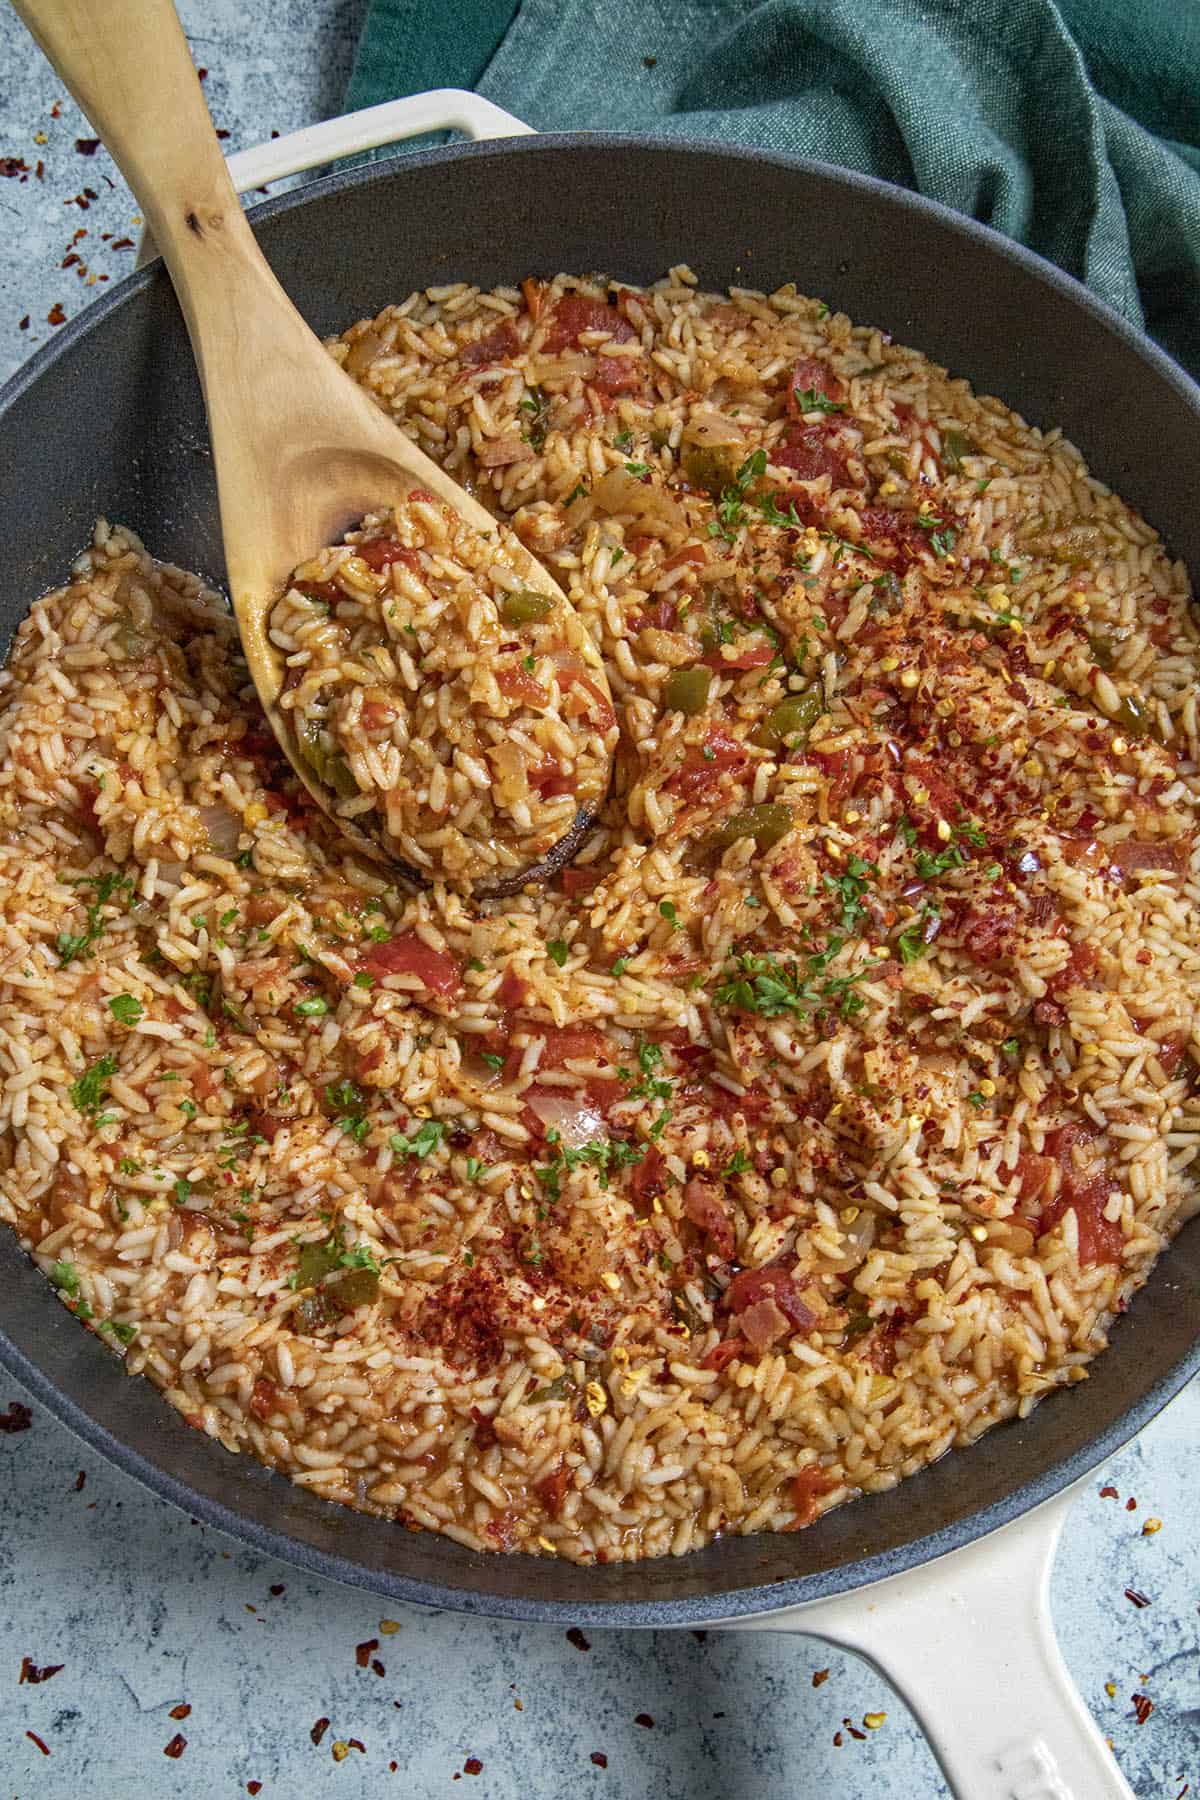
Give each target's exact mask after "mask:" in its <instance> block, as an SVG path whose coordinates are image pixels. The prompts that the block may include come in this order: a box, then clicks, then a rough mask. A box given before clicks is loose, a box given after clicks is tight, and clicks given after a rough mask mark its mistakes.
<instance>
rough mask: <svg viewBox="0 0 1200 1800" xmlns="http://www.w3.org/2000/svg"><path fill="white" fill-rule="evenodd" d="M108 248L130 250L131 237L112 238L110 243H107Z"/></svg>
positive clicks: (131, 245)
mask: <svg viewBox="0 0 1200 1800" xmlns="http://www.w3.org/2000/svg"><path fill="white" fill-rule="evenodd" d="M109 249H110V250H132V249H133V239H132V238H114V239H113V241H112V243H111V244H110V245H109Z"/></svg>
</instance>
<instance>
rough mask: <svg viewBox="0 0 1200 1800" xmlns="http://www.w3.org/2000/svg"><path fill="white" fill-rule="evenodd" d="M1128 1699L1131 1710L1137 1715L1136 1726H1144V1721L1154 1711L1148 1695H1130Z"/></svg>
mask: <svg viewBox="0 0 1200 1800" xmlns="http://www.w3.org/2000/svg"><path fill="white" fill-rule="evenodd" d="M1129 1698H1130V1699H1131V1700H1132V1702H1133V1710H1134V1712H1135V1713H1136V1714H1137V1722H1138V1724H1139V1725H1144V1724H1145V1723H1146V1720H1147V1719H1148V1718H1149V1717H1150V1714H1151V1713H1152V1712H1153V1711H1154V1702H1153V1700H1152V1699H1151V1698H1150V1696H1149V1694H1131V1695H1130V1696H1129Z"/></svg>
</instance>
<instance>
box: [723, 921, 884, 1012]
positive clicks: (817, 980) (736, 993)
mask: <svg viewBox="0 0 1200 1800" xmlns="http://www.w3.org/2000/svg"><path fill="white" fill-rule="evenodd" d="M844 943H845V939H844V938H838V937H833V938H830V939H829V941H828V942H827V944H826V945H825V948H824V950H822V951H819V952H818V953H816V954H815V955H813V956H809V957H807V958H806V959H805V968H806V971H807V973H802V972H801V968H800V965H799V964H798V963H796V962H789V963H786V964H784V963H780V962H778V961H777V960H776V959H775V957H773V956H768V955H761V954H752V953H745V952H744V953H743V954H742V955H740V956H738V957H736V958H735V959H734V963H733V967H732V969H731V970H730V971H728V973H729V979H728V980H726V981H724V982H723V983H722V984H721V985H720V987H718V988H717V989H716V990H715V992H714V994H713V999H714V1001H715V1002H716V1004H717V1005H718V1006H728V1007H732V1008H733V1009H734V1010H735V1011H737V1012H748V1013H758V1014H759V1015H760V1016H761V1017H762V1018H764V1019H778V1018H782V1017H783V1016H784V1015H785V1014H787V1013H792V1014H794V1015H795V1016H796V1017H797V1018H801V1019H803V1018H807V1017H808V1016H809V1014H810V1013H819V1012H832V1011H836V1012H837V1013H839V1014H840V1016H841V1017H842V1018H843V1019H849V1018H852V1017H853V1016H854V1014H855V1013H857V1012H861V1011H862V1009H863V1007H864V1006H865V1005H866V1001H865V1000H863V998H862V996H861V995H859V994H856V993H855V992H854V991H853V990H854V988H855V986H856V984H857V983H858V982H860V981H862V980H864V979H865V977H866V976H867V975H869V974H870V973H871V971H872V970H873V969H877V968H878V967H879V963H878V962H869V963H863V964H862V966H861V967H860V968H857V969H855V970H854V972H853V973H852V974H850V975H828V974H826V971H827V969H828V968H829V965H830V963H831V962H832V961H833V959H834V957H835V956H836V955H837V954H838V952H839V950H841V948H842V946H843V945H844Z"/></svg>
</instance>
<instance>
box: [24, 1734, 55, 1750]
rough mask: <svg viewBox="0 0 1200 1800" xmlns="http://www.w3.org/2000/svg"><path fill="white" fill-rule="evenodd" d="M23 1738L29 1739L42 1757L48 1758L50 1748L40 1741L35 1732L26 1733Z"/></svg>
mask: <svg viewBox="0 0 1200 1800" xmlns="http://www.w3.org/2000/svg"><path fill="white" fill-rule="evenodd" d="M25 1736H26V1737H27V1738H28V1739H29V1741H30V1742H31V1743H33V1744H36V1745H37V1747H38V1749H39V1750H40V1751H41V1753H42V1755H43V1756H49V1754H50V1746H49V1745H48V1744H47V1743H46V1742H45V1741H44V1739H42V1738H40V1737H39V1736H38V1734H37V1732H36V1731H27V1732H26V1733H25Z"/></svg>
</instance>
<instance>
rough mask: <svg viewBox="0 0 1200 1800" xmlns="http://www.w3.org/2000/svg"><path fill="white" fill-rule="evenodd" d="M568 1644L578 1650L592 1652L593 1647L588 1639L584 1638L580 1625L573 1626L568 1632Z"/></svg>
mask: <svg viewBox="0 0 1200 1800" xmlns="http://www.w3.org/2000/svg"><path fill="white" fill-rule="evenodd" d="M567 1642H568V1644H574V1646H575V1648H576V1649H577V1650H590V1649H591V1647H592V1646H591V1644H590V1642H589V1641H588V1639H587V1638H585V1637H584V1635H583V1633H582V1631H581V1630H580V1629H579V1627H578V1625H572V1626H571V1628H570V1630H569V1631H568V1632H567Z"/></svg>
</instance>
